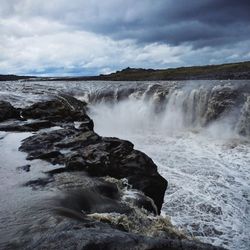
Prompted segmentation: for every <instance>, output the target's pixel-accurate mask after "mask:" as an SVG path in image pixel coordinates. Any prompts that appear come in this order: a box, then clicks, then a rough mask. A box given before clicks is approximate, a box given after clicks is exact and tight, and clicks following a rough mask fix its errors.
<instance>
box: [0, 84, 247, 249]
mask: <svg viewBox="0 0 250 250" xmlns="http://www.w3.org/2000/svg"><path fill="white" fill-rule="evenodd" d="M155 84H156V83H151V82H145V83H139V82H132V83H127V82H126V83H123V82H117V83H114V82H82V83H81V82H75V83H69V82H35V83H34V82H16V83H5V84H4V85H3V86H2V87H1V94H0V96H1V97H2V99H5V100H8V101H11V102H12V103H13V104H14V105H16V106H23V105H27V104H29V103H32V102H35V101H37V100H40V99H44V98H47V95H48V94H49V95H51V94H58V93H69V94H73V95H74V96H76V97H77V98H79V99H81V100H85V101H87V102H89V103H90V105H89V106H90V109H89V113H90V116H91V118H93V120H94V123H95V130H96V132H97V133H99V134H100V135H103V136H116V137H119V138H123V139H128V140H130V141H131V142H133V143H134V144H135V148H137V149H139V150H142V151H144V152H145V153H146V154H148V155H149V156H150V157H151V158H152V159H153V160H154V161H155V163H156V164H157V165H158V169H159V172H160V173H161V174H162V175H163V176H164V177H165V178H166V179H167V180H168V182H169V186H168V189H167V192H166V195H165V203H164V205H163V209H162V213H163V214H167V215H169V216H171V219H172V222H173V223H174V224H175V225H176V226H177V227H178V228H180V229H181V230H183V231H184V232H186V233H187V234H188V235H190V236H195V237H197V238H199V239H200V240H201V241H204V242H209V243H213V244H216V245H220V246H224V247H226V248H229V249H242V250H246V249H249V247H250V236H249V232H250V213H249V209H250V198H249V193H250V180H249V178H250V167H249V166H250V143H249V139H248V135H249V134H248V131H250V130H249V129H248V128H249V126H250V120H249V117H248V115H249V112H250V111H249V110H250V109H249V106H250V105H249V103H250V98H249V97H247V96H250V94H249V93H250V92H248V90H247V91H246V93H244V96H246V98H245V99H244V102H243V103H242V102H240V101H236V102H235V103H232V104H231V103H230V105H231V106H232V107H231V106H230V107H231V109H230V112H227V113H226V115H224V116H220V118H217V117H216V118H215V113H214V109H215V108H216V107H217V106H216V105H217V104H214V105H213V103H214V100H215V97H216V95H215V94H214V93H216V94H218V93H219V95H220V94H222V95H223V93H228V94H227V95H226V97H223V98H228V96H229V97H230V95H232V93H237V92H240V91H245V89H246V86H250V82H247V81H244V82H240V81H235V82H230V81H224V82H223V81H222V82H219V81H209V82H208V81H197V82H195V81H194V82H158V83H157V85H155ZM154 86H156V87H154ZM242 86H243V87H242ZM247 89H248V88H247ZM230 91H231V92H230ZM231 101H232V99H230V98H229V99H228V102H231ZM211 121H212V122H211ZM240 132H242V133H241V135H240ZM243 132H244V133H243ZM242 135H243V136H242ZM10 139H11V138H10ZM4 140H5V143H6V142H7V141H6V140H7V138H5V139H4ZM8 143H10V144H11V143H12V142H11V140H8ZM0 146H1V145H0ZM1 150H2V148H1ZM2 152H3V151H2ZM15 154H18V152H15ZM4 158H5V157H4V156H3V158H1V160H0V161H3V159H4ZM5 171H6V169H4V171H1V182H3V180H4V178H6V177H5V176H4V172H5ZM7 175H8V174H7Z"/></svg>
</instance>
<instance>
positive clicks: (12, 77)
mask: <svg viewBox="0 0 250 250" xmlns="http://www.w3.org/2000/svg"><path fill="white" fill-rule="evenodd" d="M30 78H35V77H34V76H17V75H0V81H17V80H22V79H23V80H25V79H30Z"/></svg>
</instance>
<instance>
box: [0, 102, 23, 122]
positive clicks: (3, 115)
mask: <svg viewBox="0 0 250 250" xmlns="http://www.w3.org/2000/svg"><path fill="white" fill-rule="evenodd" d="M19 117H20V116H19V110H18V109H16V108H14V107H13V106H12V105H11V104H10V103H9V102H6V101H0V122H3V121H5V120H8V119H12V118H16V119H17V118H19Z"/></svg>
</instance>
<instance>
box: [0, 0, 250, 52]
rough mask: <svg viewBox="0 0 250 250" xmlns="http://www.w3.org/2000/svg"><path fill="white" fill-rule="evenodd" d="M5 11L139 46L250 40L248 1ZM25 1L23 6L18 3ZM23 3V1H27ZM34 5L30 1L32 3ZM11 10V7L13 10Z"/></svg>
mask: <svg viewBox="0 0 250 250" xmlns="http://www.w3.org/2000/svg"><path fill="white" fill-rule="evenodd" d="M9 2H12V3H15V4H9V5H7V6H6V7H5V12H3V13H5V14H6V12H7V13H10V12H11V13H15V14H16V15H19V14H21V15H24V16H25V15H27V16H29V15H36V16H41V17H46V18H50V19H54V20H57V21H59V22H61V23H63V24H66V25H69V26H71V27H72V29H78V30H85V31H86V30H87V31H89V32H94V33H98V34H102V35H108V36H110V37H112V38H115V39H135V40H136V41H138V42H141V43H149V42H161V43H167V44H171V45H179V44H182V43H191V44H193V45H194V46H198V47H203V46H216V45H222V44H227V43H234V42H237V41H244V40H247V39H249V38H250V14H249V13H250V0H137V1H134V0H126V1H124V0H106V1H99V0H89V1H86V0H75V1H65V0H54V1H50V2H49V1H40V0H38V1H35V2H36V3H37V4H30V2H31V1H16V0H10V1H9ZM22 2H24V3H22ZM25 2H26V3H25ZM33 3H34V2H33ZM13 6H14V7H13Z"/></svg>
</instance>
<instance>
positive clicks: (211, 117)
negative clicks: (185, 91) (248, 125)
mask: <svg viewBox="0 0 250 250" xmlns="http://www.w3.org/2000/svg"><path fill="white" fill-rule="evenodd" d="M239 97H240V93H239V92H238V91H237V90H236V89H234V88H230V87H221V88H217V89H215V90H213V91H212V93H211V97H210V99H209V102H208V104H207V105H208V106H207V112H206V114H205V117H206V123H209V122H211V121H215V120H216V119H218V118H219V117H220V116H221V115H222V114H225V113H226V112H227V111H230V110H231V108H232V107H233V106H235V104H236V102H237V101H238V98H239Z"/></svg>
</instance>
